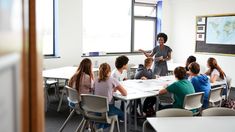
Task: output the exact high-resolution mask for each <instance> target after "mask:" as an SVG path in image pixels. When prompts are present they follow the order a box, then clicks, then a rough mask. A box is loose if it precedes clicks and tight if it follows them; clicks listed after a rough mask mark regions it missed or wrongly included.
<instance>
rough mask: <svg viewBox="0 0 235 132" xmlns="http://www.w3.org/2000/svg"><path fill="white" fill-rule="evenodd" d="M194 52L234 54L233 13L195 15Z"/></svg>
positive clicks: (234, 32)
mask: <svg viewBox="0 0 235 132" xmlns="http://www.w3.org/2000/svg"><path fill="white" fill-rule="evenodd" d="M195 52H200V53H216V54H227V55H235V14H227V15H211V16H197V17H196V47H195Z"/></svg>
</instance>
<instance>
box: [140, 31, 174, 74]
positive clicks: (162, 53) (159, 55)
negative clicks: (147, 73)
mask: <svg viewBox="0 0 235 132" xmlns="http://www.w3.org/2000/svg"><path fill="white" fill-rule="evenodd" d="M157 41H158V43H159V45H157V46H156V47H154V48H153V50H152V51H151V53H147V52H146V51H144V50H142V49H139V51H141V52H143V53H144V55H145V56H146V57H153V56H154V69H153V74H154V75H159V76H166V75H167V73H168V67H167V62H166V61H168V60H170V59H171V52H172V49H171V48H170V47H168V46H166V45H164V44H165V43H166V42H167V35H166V34H165V33H159V34H158V35H157Z"/></svg>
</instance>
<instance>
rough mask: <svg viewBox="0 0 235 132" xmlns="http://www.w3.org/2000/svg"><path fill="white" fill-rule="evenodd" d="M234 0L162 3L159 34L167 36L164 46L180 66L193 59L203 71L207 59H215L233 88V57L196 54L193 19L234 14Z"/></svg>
mask: <svg viewBox="0 0 235 132" xmlns="http://www.w3.org/2000/svg"><path fill="white" fill-rule="evenodd" d="M234 6H235V1H234V0H223V1H221V0H163V22H162V23H163V28H162V29H163V31H164V32H166V33H167V34H168V35H169V42H168V44H169V45H170V46H171V48H172V49H173V59H174V61H176V62H184V61H185V60H186V58H187V57H188V56H189V55H195V56H196V57H197V60H198V62H199V63H200V64H201V65H204V66H205V67H206V61H207V59H208V58H209V57H214V58H216V59H217V61H218V63H219V65H220V66H221V67H222V69H223V70H224V71H225V73H226V74H227V75H228V76H231V77H232V78H233V81H232V86H235V70H234V64H235V57H233V56H222V55H213V54H207V55H206V54H198V53H197V54H196V53H194V51H195V37H196V34H195V33H196V26H195V25H196V16H204V15H213V14H214V15H215V14H226V13H235V8H234Z"/></svg>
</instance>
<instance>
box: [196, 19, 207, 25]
mask: <svg viewBox="0 0 235 132" xmlns="http://www.w3.org/2000/svg"><path fill="white" fill-rule="evenodd" d="M205 20H206V18H205V17H198V18H197V24H198V25H200V24H205Z"/></svg>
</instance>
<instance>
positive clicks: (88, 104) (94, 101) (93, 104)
mask: <svg viewBox="0 0 235 132" xmlns="http://www.w3.org/2000/svg"><path fill="white" fill-rule="evenodd" d="M81 108H82V109H83V113H82V114H83V122H81V123H80V125H81V131H83V130H84V127H85V124H87V123H90V122H98V123H108V124H111V127H110V130H109V132H113V130H114V125H115V122H116V126H117V130H118V132H120V129H119V122H118V117H117V115H114V116H108V111H109V104H108V101H107V98H106V97H103V96H98V95H89V94H82V95H81ZM98 113H99V114H101V115H99V114H98ZM77 130H79V128H78V129H77Z"/></svg>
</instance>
